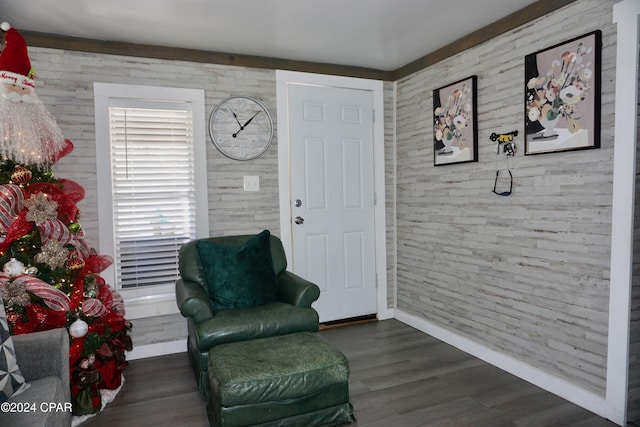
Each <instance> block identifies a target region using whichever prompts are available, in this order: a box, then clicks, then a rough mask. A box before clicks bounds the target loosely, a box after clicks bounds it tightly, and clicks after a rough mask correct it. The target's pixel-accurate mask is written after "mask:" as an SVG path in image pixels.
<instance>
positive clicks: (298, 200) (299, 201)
mask: <svg viewBox="0 0 640 427" xmlns="http://www.w3.org/2000/svg"><path fill="white" fill-rule="evenodd" d="M300 206H302V200H300V199H296V208H299V207H300Z"/></svg>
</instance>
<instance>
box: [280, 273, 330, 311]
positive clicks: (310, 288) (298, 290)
mask: <svg viewBox="0 0 640 427" xmlns="http://www.w3.org/2000/svg"><path fill="white" fill-rule="evenodd" d="M277 280H278V296H279V297H280V300H281V301H283V302H286V303H289V304H292V305H297V306H298V307H311V304H312V303H313V302H314V301H315V300H317V299H318V298H319V297H320V288H319V287H318V285H316V284H315V283H312V282H310V281H308V280H306V279H303V278H302V277H300V276H298V275H296V274H294V273H292V272H290V271H288V270H285V271H283V272H282V273H280V274H279V275H278V277H277Z"/></svg>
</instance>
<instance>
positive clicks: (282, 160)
mask: <svg viewBox="0 0 640 427" xmlns="http://www.w3.org/2000/svg"><path fill="white" fill-rule="evenodd" d="M289 83H294V84H309V85H316V86H331V87H341V88H347V89H360V90H369V91H371V93H372V95H373V109H374V112H375V118H376V119H375V121H374V123H373V141H374V143H373V157H374V160H373V161H374V165H373V169H374V180H375V182H374V186H375V192H376V205H375V208H374V210H375V244H376V247H375V257H376V260H375V261H376V262H375V264H376V277H377V295H376V296H377V300H378V303H377V305H378V319H387V318H390V317H392V313H391V310H389V309H388V307H387V258H386V257H387V244H386V218H385V206H386V203H385V180H384V99H383V82H382V81H380V80H368V79H358V78H353V77H340V76H330V75H325V74H312V73H300V72H295V71H284V70H276V93H277V113H276V117H277V128H278V183H279V184H278V185H279V193H280V239H281V240H282V245H283V246H284V250H285V253H286V255H287V259H289V260H290V259H293V258H292V257H291V248H292V232H291V200H290V198H291V175H290V170H291V168H290V164H291V160H290V155H289V154H290V153H289V107H288V104H287V84H289ZM289 268H291V266H289Z"/></svg>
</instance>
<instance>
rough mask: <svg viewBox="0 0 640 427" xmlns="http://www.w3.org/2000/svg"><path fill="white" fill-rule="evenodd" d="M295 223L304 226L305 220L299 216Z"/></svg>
mask: <svg viewBox="0 0 640 427" xmlns="http://www.w3.org/2000/svg"><path fill="white" fill-rule="evenodd" d="M293 222H295V223H296V224H302V223H304V218H302V217H300V216H297V217H296V218H295V219H294V220H293Z"/></svg>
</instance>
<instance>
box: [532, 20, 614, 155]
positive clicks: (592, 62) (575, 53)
mask: <svg viewBox="0 0 640 427" xmlns="http://www.w3.org/2000/svg"><path fill="white" fill-rule="evenodd" d="M601 38H602V35H601V32H600V30H597V31H593V32H591V33H588V34H585V35H583V36H580V37H576V38H574V39H571V40H568V41H566V42H562V43H560V44H557V45H555V46H552V47H549V48H547V49H544V50H541V51H539V52H536V53H532V54H530V55H527V56H526V57H525V62H524V68H525V144H524V148H525V150H524V154H525V155H530V154H541V153H550V152H557V151H568V150H584V149H591V148H600V67H601V64H600V62H601V51H602V40H601Z"/></svg>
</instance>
